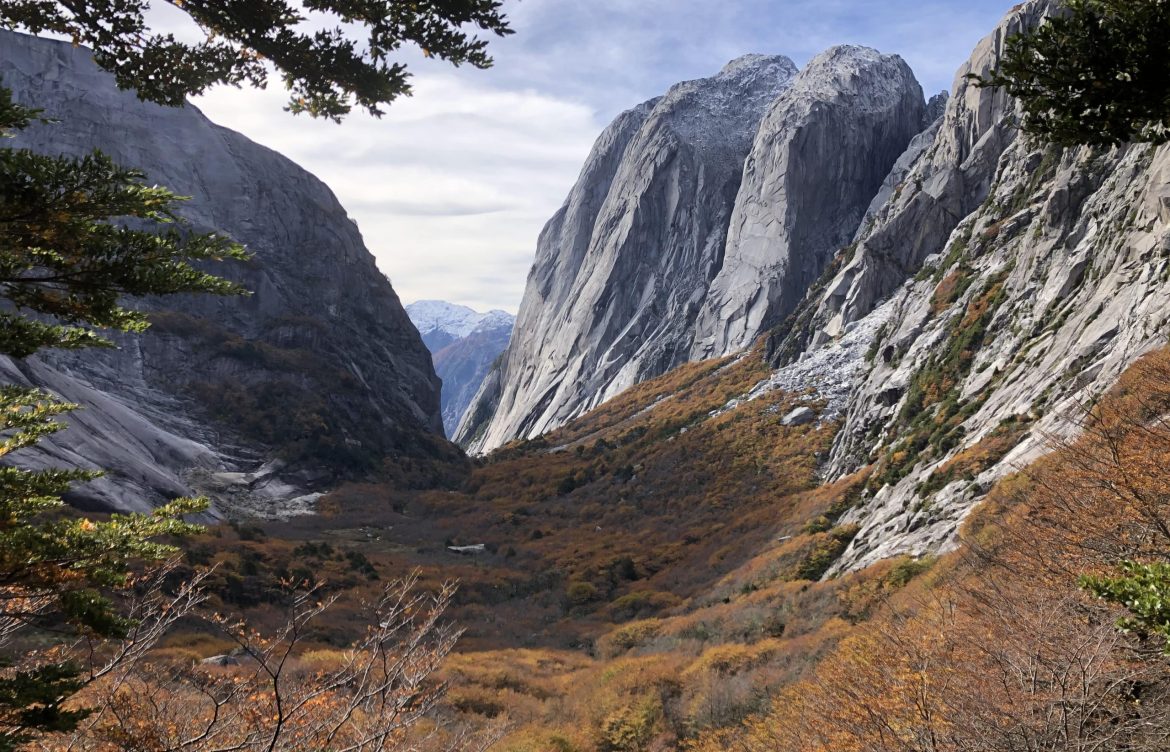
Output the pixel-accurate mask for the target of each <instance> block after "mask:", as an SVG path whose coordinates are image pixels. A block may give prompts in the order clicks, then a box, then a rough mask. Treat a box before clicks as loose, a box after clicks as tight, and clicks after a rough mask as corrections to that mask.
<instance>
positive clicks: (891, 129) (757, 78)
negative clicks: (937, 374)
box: [456, 47, 925, 452]
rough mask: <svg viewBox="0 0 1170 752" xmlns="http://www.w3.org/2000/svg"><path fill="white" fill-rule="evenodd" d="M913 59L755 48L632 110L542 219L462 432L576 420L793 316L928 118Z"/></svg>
mask: <svg viewBox="0 0 1170 752" xmlns="http://www.w3.org/2000/svg"><path fill="white" fill-rule="evenodd" d="M924 110H925V103H924V102H923V99H922V92H921V88H920V87H919V86H918V84H917V83H916V82H915V81H914V77H913V75H912V74H911V73H910V71H909V69H908V68H907V67H906V65H905V63H903V62H902V61H901V60H900V59H899V58H897V57H892V56H885V55H881V54H879V53H877V52H875V51H873V50H868V49H863V48H857V47H839V48H834V49H832V50H830V51H828V52H826V53H825V54H823V55H821V56H819V57H817V58H816V59H815V60H814V61H812V62H811V63H810V64H809V65H808V66H807V67H806V69H805V70H804V71H797V69H796V68H795V66H794V65H793V64H792V62H791V61H790V60H788V59H787V58H783V57H767V56H760V55H753V56H748V57H744V58H740V59H738V60H735V61H733V62H732V63H730V64H729V65H728V66H727V67H726V68H725V69H724V70H723V71H722V72H720V73H719V74H718V75H717V76H714V77H712V78H708V79H701V80H698V81H689V82H686V83H682V84H679V85H677V86H675V87H673V88H672V89H671V90H670V91H669V92H667V94H666V95H665V96H663V97H662V98H660V99H656V100H651V101H650V102H647V103H645V104H643V105H641V106H639V107H637V108H635V109H633V110H630V111H629V112H626V113H624V114H623V115H621V116H620V117H619V118H618V119H617V120H616V121H615V122H614V123H613V124H612V125H611V126H610V127H609V128H608V129H607V130H606V131H605V132H604V133H603V134H602V136H601V137H600V138H599V139H598V142H597V144H596V145H595V147H594V150H593V153H592V154H591V155H590V157H589V159H588V161H587V163H586V165H585V168H584V170H583V171H582V174H581V177H580V179H579V180H578V182H577V185H576V186H575V187H574V188H573V191H572V193H571V194H570V195H569V198H568V200H567V201H566V203H565V205H564V207H562V209H561V210H560V211H559V212H558V213H557V215H556V216H554V217H553V219H552V220H551V221H550V222H549V224H548V225H547V226H546V227H545V230H544V232H543V233H542V234H541V237H540V240H539V243H538V246H537V254H536V263H535V264H534V266H533V269H532V272H531V273H530V275H529V280H528V287H527V290H526V292H525V297H524V301H523V304H522V305H521V308H520V314H519V317H518V320H517V324H516V332H515V334H514V336H513V338H512V343H511V345H510V346H509V348H508V350H507V351H506V353H505V356H504V358H503V359H502V361H501V362H500V364H499V366H498V368H496V369H495V370H494V371H493V373H492V374H490V375H489V376H488V378H486V379H485V381H484V384H483V386H482V387H481V389H480V393H479V394H478V395H477V397H476V399H475V400H474V401H473V403H472V405H471V407H470V408H469V409H468V411H467V413H466V414H465V415H464V419H463V422H462V424H461V426H460V429H459V432H458V433H457V434H456V439H457V440H458V441H459V442H460V443H462V444H463V445H465V446H466V447H468V448H469V449H470V450H471V451H474V452H484V451H487V450H490V449H492V448H495V447H497V446H500V445H501V444H503V443H505V442H507V441H509V440H512V439H515V438H528V437H532V436H536V435H539V434H541V433H544V432H546V431H548V430H550V429H552V428H555V427H557V426H559V425H562V424H563V423H565V422H566V421H568V420H570V419H572V418H574V417H576V416H578V415H580V414H582V413H583V412H585V411H587V410H589V409H591V408H592V407H595V406H596V405H598V404H600V403H602V402H604V401H605V400H607V399H609V398H610V397H613V396H614V395H616V394H618V393H620V392H621V391H622V390H624V389H626V388H628V387H629V386H631V385H633V384H636V383H638V382H640V381H643V380H645V379H647V378H651V377H653V376H657V375H659V374H662V373H665V372H666V371H668V370H670V369H671V368H673V367H675V366H677V365H679V364H681V363H684V362H687V361H688V360H691V359H696V358H705V357H710V356H712V355H721V354H724V353H729V352H735V351H737V350H740V349H743V348H744V347H746V346H747V345H749V344H750V343H751V341H752V340H753V339H754V338H755V336H757V335H758V334H759V333H761V332H762V331H763V330H764V328H766V327H767V326H769V325H770V324H771V323H774V319H776V318H777V317H779V316H782V315H783V312H784V311H786V310H791V309H792V308H793V307H795V305H796V303H797V302H798V301H799V300H800V298H801V297H802V296H803V294H804V292H805V289H806V288H807V286H808V284H809V283H810V282H811V281H812V280H813V279H815V278H816V277H817V276H818V275H819V273H820V270H821V268H822V267H823V266H824V264H825V263H827V261H828V260H829V258H831V256H832V253H833V251H834V250H836V249H837V248H839V247H840V246H841V245H842V244H843V243H845V242H848V240H849V238H850V237H852V234H853V233H854V232H855V231H856V225H857V223H858V222H859V221H860V219H861V217H862V216H863V214H864V212H865V210H866V208H867V207H868V206H869V204H870V202H871V201H872V199H873V196H874V194H875V193H876V192H877V190H878V189H879V187H880V186H881V184H882V180H883V178H885V177H886V175H887V174H888V173H889V171H890V168H891V166H892V165H893V164H894V161H895V160H896V159H897V157H898V156H899V155H900V154H901V153H902V152H903V151H904V150H905V148H906V145H907V144H908V143H909V142H910V139H911V138H912V137H913V136H914V135H915V134H916V133H918V132H919V131H920V130H921V129H922V127H923V118H924Z"/></svg>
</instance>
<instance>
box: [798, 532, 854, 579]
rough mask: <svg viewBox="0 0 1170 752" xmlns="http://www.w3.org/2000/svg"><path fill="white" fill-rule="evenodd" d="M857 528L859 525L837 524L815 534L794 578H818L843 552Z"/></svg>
mask: <svg viewBox="0 0 1170 752" xmlns="http://www.w3.org/2000/svg"><path fill="white" fill-rule="evenodd" d="M859 530H861V527H860V526H859V525H855V524H850V525H838V526H837V527H835V528H833V529H832V530H829V531H828V532H826V533H822V534H819V535H817V536H815V540H816V542H815V543H814V545H813V547H812V550H810V551H809V552H808V554H807V555H806V556H805V558H804V561H802V562H800V564H799V565H798V566H797V568H796V573H795V577H796V579H798V580H819V579H820V578H821V576H822V575H824V573H825V572H827V571H829V567H831V566H833V563H834V562H836V561H837V559H839V558H840V557H841V554H843V553H845V549H846V548H847V547H848V546H849V543H850V541H852V540H853V538H854V537H856V535H857V533H858V531H859Z"/></svg>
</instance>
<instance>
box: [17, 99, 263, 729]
mask: <svg viewBox="0 0 1170 752" xmlns="http://www.w3.org/2000/svg"><path fill="white" fill-rule="evenodd" d="M38 119H39V113H38V112H36V111H34V110H30V109H28V108H25V107H22V106H20V105H18V104H15V103H14V102H13V101H12V98H11V92H9V91H7V90H5V89H3V88H0V131H3V132H4V133H5V134H6V135H10V134H11V133H12V132H13V131H14V130H18V129H21V128H26V127H29V126H30V125H31V124H32V123H34V122H36V121H37V120H38ZM178 200H179V197H177V196H175V195H174V194H172V193H170V192H169V191H167V190H166V189H163V188H157V187H148V186H146V185H145V184H144V183H143V182H142V175H141V174H140V173H137V172H135V171H133V170H126V169H122V168H120V167H118V166H116V165H115V164H114V163H113V162H112V161H111V160H110V159H109V158H107V157H106V156H104V155H102V154H100V153H96V152H95V153H93V154H91V155H89V156H87V157H83V158H81V159H71V158H64V157H49V156H43V155H38V154H33V153H31V152H29V151H27V150H21V149H11V148H8V149H0V353H2V354H5V355H8V356H11V357H15V358H24V357H28V356H29V355H32V354H34V353H36V352H37V351H38V350H41V349H42V348H47V347H49V348H78V347H86V346H102V345H108V344H109V342H108V340H106V339H105V338H104V337H103V336H102V335H101V334H100V331H99V330H101V329H112V330H117V331H124V332H137V331H141V330H142V329H144V328H145V327H146V326H147V321H146V318H145V315H144V314H143V313H142V312H141V311H138V310H134V309H132V308H130V307H128V303H127V298H132V297H135V296H141V295H162V294H170V293H177V292H188V293H190V292H208V293H215V294H231V293H239V292H241V290H240V289H239V288H238V287H237V286H235V285H233V284H232V283H230V282H228V281H226V280H224V279H221V278H218V277H215V276H213V275H211V274H208V273H206V272H204V271H201V270H200V269H198V268H197V267H196V266H195V264H196V263H199V262H204V261H209V260H214V259H229V258H230V259H243V258H245V253H244V250H243V248H241V247H240V246H238V245H236V244H234V243H232V242H231V241H229V240H228V239H226V238H223V237H219V236H216V235H201V234H194V233H190V232H184V231H183V230H182V229H181V228H179V227H178V226H177V225H178V222H177V217H176V215H175V213H174V207H175V205H176V202H177V201H178ZM130 222H133V223H134V227H143V226H146V225H157V224H159V223H163V224H164V225H165V226H168V229H167V230H166V231H164V232H152V231H151V230H149V229H134V228H132V227H130V226H129V224H128V223H130ZM75 407H76V406H75V405H70V404H66V403H63V402H60V401H58V400H56V399H54V398H53V397H52V396H51V395H48V394H45V393H44V392H41V391H38V390H33V389H25V388H21V387H17V386H14V385H0V645H3V644H4V643H5V642H7V641H8V639H10V638H11V636H12V635H13V633H15V632H16V631H17V630H18V629H20V628H23V627H32V628H38V627H40V628H44V627H52V629H53V630H54V632H56V633H58V634H60V633H62V632H64V633H65V634H72V635H81V636H90V637H101V638H104V637H119V636H122V635H124V634H125V633H126V632H127V630H128V629H130V628H132V627H133V626H134V624H133V622H132V621H131V620H129V619H128V618H127V617H126V616H125V615H124V614H123V613H122V612H121V610H120V609H119V605H118V603H117V594H118V592H119V591H125V590H126V589H127V588H130V587H132V585H133V582H134V580H133V573H134V571H135V570H136V569H137V568H140V567H141V566H143V565H145V566H151V565H157V564H158V563H159V562H162V561H164V560H166V559H168V558H169V557H171V556H173V555H174V554H175V552H176V549H175V547H174V546H171V545H168V544H165V543H161V542H158V540H157V539H158V538H159V537H160V536H173V535H182V534H186V533H189V532H192V531H193V530H195V529H196V527H195V526H193V525H190V524H188V523H185V522H183V521H182V518H183V516H184V515H187V514H190V513H193V512H198V511H200V510H202V509H204V508H205V506H206V503H205V502H204V501H203V500H198V499H180V500H178V501H175V502H173V503H171V504H168V505H166V506H163V507H160V508H159V509H157V510H155V512H154V513H153V514H149V515H141V514H131V515H112V516H110V517H109V518H108V519H102V520H94V519H88V518H84V517H77V516H73V515H69V514H66V513H65V510H64V509H63V507H64V502H63V500H62V496H63V494H64V493H65V492H66V491H67V490H68V488H69V486H70V484H71V483H73V482H76V481H84V480H89V479H92V478H94V477H96V476H97V475H98V473H94V472H90V471H83V470H62V469H49V470H37V471H33V470H25V469H21V468H19V467H17V466H14V465H13V464H10V463H11V462H12V461H13V459H14V458H12V457H10V455H12V454H14V453H16V452H18V451H19V450H22V449H26V448H28V447H31V446H33V445H34V444H36V443H37V442H38V441H39V440H40V439H42V438H43V437H45V436H46V435H48V434H50V433H53V432H54V431H58V430H60V429H61V428H62V427H63V426H62V425H61V424H60V423H59V422H57V421H56V420H55V418H57V417H58V416H60V415H61V414H63V413H66V412H68V411H69V410H72V409H74V408H75ZM85 681H86V679H85V677H84V675H83V674H82V671H81V668H80V667H79V666H76V665H73V664H72V663H70V662H68V661H62V662H56V663H53V662H50V663H47V664H40V665H36V666H34V667H31V668H27V667H26V668H19V669H10V670H9V671H7V672H5V673H4V674H3V675H2V677H0V751H2V750H9V749H13V748H15V747H16V746H17V745H19V744H20V743H22V742H23V741H25V740H27V738H29V735H30V734H31V733H34V732H38V731H61V730H68V729H70V728H72V727H73V726H74V725H76V724H77V723H78V722H79V721H80V720H81V719H83V718H84V717H85V716H86V714H87V711H86V710H85V709H77V708H73V709H69V710H66V709H64V708H63V703H65V701H66V700H68V698H69V697H70V696H71V695H72V694H74V693H75V692H76V691H77V690H78V689H79V688H80V687H82V686H83V685H84V684H85Z"/></svg>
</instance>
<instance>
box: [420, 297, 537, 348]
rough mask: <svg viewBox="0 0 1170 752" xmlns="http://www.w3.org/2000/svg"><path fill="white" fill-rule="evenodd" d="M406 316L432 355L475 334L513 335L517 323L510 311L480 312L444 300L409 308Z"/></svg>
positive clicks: (422, 302) (421, 302)
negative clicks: (491, 332)
mask: <svg viewBox="0 0 1170 752" xmlns="http://www.w3.org/2000/svg"><path fill="white" fill-rule="evenodd" d="M406 313H407V314H408V315H409V316H410V320H411V321H413V322H414V325H415V327H416V328H418V332H419V334H421V335H422V338H423V342H425V343H426V345H427V347H429V348H430V350H431V352H432V353H435V352H438V351H439V350H441V349H443V348H444V347H446V346H447V345H449V344H451V343H452V342H454V341H456V340H460V339H463V338H464V337H467V336H469V335H471V333H472V332H475V331H495V330H499V329H507V330H508V331H509V332H511V331H512V325H513V324H514V323H515V321H516V317H515V316H513V315H512V314H510V313H508V312H507V311H500V310H491V311H488V312H487V313H480V312H479V311H476V310H474V309H472V308H469V307H467V306H465V305H458V304H456V303H448V302H446V301H444V300H419V301H417V302H414V303H411V304H410V305H408V306H406Z"/></svg>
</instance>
